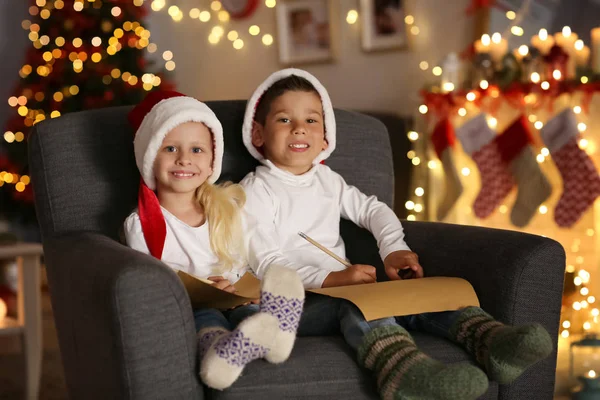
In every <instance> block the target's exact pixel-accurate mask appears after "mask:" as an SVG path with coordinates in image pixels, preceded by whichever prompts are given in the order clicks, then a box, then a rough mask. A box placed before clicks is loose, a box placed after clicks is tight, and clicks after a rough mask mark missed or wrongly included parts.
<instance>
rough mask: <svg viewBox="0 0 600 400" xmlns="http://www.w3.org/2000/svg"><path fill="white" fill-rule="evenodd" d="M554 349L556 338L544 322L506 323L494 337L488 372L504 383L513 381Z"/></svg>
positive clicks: (491, 376)
mask: <svg viewBox="0 0 600 400" xmlns="http://www.w3.org/2000/svg"><path fill="white" fill-rule="evenodd" d="M551 352H552V339H551V338H550V335H549V334H548V332H547V331H546V330H545V329H544V328H543V327H542V326H541V325H540V324H533V325H525V326H518V327H505V328H504V329H501V330H500V331H499V332H497V333H494V334H493V336H492V338H491V340H490V344H489V357H488V360H487V363H486V369H487V371H488V376H489V377H490V379H491V380H494V381H496V382H498V383H501V384H506V383H511V382H512V381H514V380H515V379H516V378H518V377H519V376H520V375H521V374H522V373H523V372H524V371H525V370H526V369H527V368H529V367H530V366H532V365H533V364H535V363H536V362H538V361H540V360H543V359H544V358H546V357H548V355H549V354H550V353H551Z"/></svg>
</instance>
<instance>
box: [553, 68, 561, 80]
mask: <svg viewBox="0 0 600 400" xmlns="http://www.w3.org/2000/svg"><path fill="white" fill-rule="evenodd" d="M552 77H553V78H554V79H556V80H557V81H558V80H560V79H561V78H562V73H561V72H560V71H559V70H558V69H555V70H554V71H553V72H552Z"/></svg>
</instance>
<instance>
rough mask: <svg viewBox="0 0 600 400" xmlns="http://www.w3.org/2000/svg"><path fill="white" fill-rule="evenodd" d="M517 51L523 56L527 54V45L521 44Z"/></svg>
mask: <svg viewBox="0 0 600 400" xmlns="http://www.w3.org/2000/svg"><path fill="white" fill-rule="evenodd" d="M517 51H518V52H519V54H520V55H521V56H523V57H525V56H526V55H527V54H529V47H527V45H521V46H519V50H517Z"/></svg>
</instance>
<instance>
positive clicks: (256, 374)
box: [29, 101, 565, 400]
mask: <svg viewBox="0 0 600 400" xmlns="http://www.w3.org/2000/svg"><path fill="white" fill-rule="evenodd" d="M209 106H210V107H211V108H212V109H213V110H214V111H215V113H216V114H217V116H218V117H219V118H220V120H221V121H222V123H223V127H224V131H225V136H226V137H225V143H226V151H225V157H224V165H223V175H222V180H234V181H238V180H240V179H241V178H242V177H243V176H244V175H245V174H246V173H247V172H249V171H250V170H251V169H253V168H254V167H255V165H256V164H255V163H256V162H255V160H254V159H253V158H252V157H251V156H250V155H248V154H247V152H246V150H245V148H244V146H243V144H242V141H241V125H242V118H243V113H244V107H245V102H244V101H225V102H211V103H209ZM129 109H130V108H129V107H120V108H109V109H102V110H95V111H87V112H82V113H75V114H67V115H65V116H62V117H60V118H58V119H53V120H49V121H44V122H42V123H40V124H38V125H36V127H35V128H34V130H33V133H32V135H31V137H30V139H29V158H30V169H31V171H30V172H31V176H32V180H33V185H34V191H35V203H36V208H37V215H38V219H39V224H40V227H41V231H42V236H43V245H44V251H45V261H46V266H47V272H48V281H49V286H50V294H51V299H52V306H53V309H54V315H55V319H56V326H57V330H58V335H59V340H60V348H61V353H62V358H63V362H64V368H65V375H66V381H67V385H68V389H69V392H70V396H71V398H73V399H175V398H177V399H181V398H185V399H203V398H208V399H262V398H271V399H300V398H302V399H306V398H312V399H374V398H377V393H376V390H375V383H374V380H373V379H372V378H371V377H370V375H369V374H368V372H367V371H364V370H361V369H360V368H359V367H358V366H357V365H356V363H355V361H354V356H353V354H352V353H351V351H350V349H349V347H348V346H347V345H346V344H345V343H344V341H343V340H342V338H341V337H338V336H331V337H306V338H299V339H298V340H297V342H296V346H295V349H294V352H293V354H292V356H291V358H290V359H289V360H288V361H287V362H286V363H284V364H282V365H279V366H275V365H271V364H268V363H266V362H265V361H262V360H259V361H255V362H253V363H252V364H250V365H249V366H248V367H247V368H246V370H245V373H244V375H243V376H242V377H241V378H240V379H239V380H238V381H237V382H236V383H235V384H234V385H233V386H232V387H231V388H230V389H228V390H225V391H223V392H218V391H213V390H209V389H207V388H206V387H204V386H203V385H202V384H201V382H200V381H199V379H198V377H197V367H198V361H197V356H196V338H195V332H194V323H193V318H192V310H191V307H190V302H189V299H188V297H187V295H186V293H185V291H184V289H183V286H182V284H181V283H180V282H179V280H178V278H177V276H176V275H175V274H174V273H173V272H172V271H171V270H170V269H168V268H166V267H165V265H164V264H162V263H161V262H160V261H158V260H156V259H154V258H152V257H150V256H147V255H144V254H141V253H139V252H136V251H134V250H131V249H129V248H127V247H125V246H123V245H122V244H120V243H119V242H118V233H119V229H120V226H121V224H122V222H123V220H124V219H125V217H126V216H127V215H128V213H129V212H130V211H131V210H132V209H133V208H134V207H135V205H136V198H137V188H138V182H139V175H138V171H137V169H136V166H135V162H134V157H133V143H132V131H131V129H130V127H129V126H128V124H127V120H126V114H127V112H128V111H129ZM336 118H337V121H338V132H339V133H338V148H337V150H336V151H335V152H334V154H333V156H332V157H331V159H330V160H328V164H329V165H330V166H331V167H332V168H333V169H334V170H336V171H338V172H339V173H341V174H342V175H343V176H344V177H345V178H346V179H347V181H348V182H349V183H350V184H353V185H356V186H357V187H359V188H360V189H362V190H363V191H364V192H366V193H369V194H375V195H377V196H378V197H379V199H381V200H382V201H384V202H386V203H387V204H391V203H392V193H393V184H392V182H393V172H392V158H391V150H390V145H389V138H388V135H387V132H386V130H385V128H384V126H383V125H382V124H381V123H380V122H379V121H377V120H375V119H373V118H370V117H366V116H364V115H361V114H357V113H352V112H348V111H342V110H336ZM405 230H406V235H407V241H408V244H409V245H410V246H411V248H412V249H413V250H414V251H416V252H417V253H418V254H419V255H420V258H421V261H422V264H423V267H424V269H425V271H426V274H427V275H428V276H435V275H446V276H457V277H463V278H466V279H467V280H469V281H470V282H471V283H472V285H473V286H474V288H475V291H476V292H477V295H478V296H479V298H480V300H481V305H482V307H483V308H484V309H485V310H487V311H488V312H490V313H491V314H492V315H494V316H495V317H496V318H498V319H499V320H501V321H503V322H506V323H509V324H521V323H525V322H532V321H538V322H540V323H541V324H543V325H544V326H545V327H546V329H547V330H548V331H549V332H550V334H551V335H552V337H554V338H557V337H558V325H559V315H560V304H561V293H562V285H563V271H564V264H565V255H564V252H563V249H562V247H561V246H560V245H559V244H558V243H557V242H554V241H552V240H550V239H546V238H542V237H538V236H531V235H525V234H520V233H515V232H508V231H500V230H491V229H482V228H475V227H466V226H455V225H449V224H440V223H422V222H421V223H419V222H405ZM342 232H343V236H344V239H345V240H346V243H347V248H348V250H349V256H350V258H351V259H352V260H353V262H361V263H371V264H373V265H377V266H378V268H380V269H381V266H382V265H381V264H382V263H381V260H379V256H378V253H377V249H376V246H375V241H374V239H373V237H372V236H371V235H370V234H369V233H368V232H366V231H364V230H362V229H360V228H357V227H356V226H355V225H353V224H351V223H348V222H347V221H344V222H342ZM384 276H385V274H384V273H382V274H381V278H382V279H383V278H384ZM415 339H416V341H417V343H418V344H419V346H420V347H421V348H422V349H423V350H424V351H425V352H427V353H428V354H430V355H431V356H433V357H435V358H437V359H439V360H441V361H444V362H457V361H464V360H469V361H471V362H472V360H470V358H469V357H468V355H467V354H466V353H465V352H463V351H462V350H461V349H460V348H458V347H456V346H454V345H453V344H451V343H450V342H449V341H447V340H444V339H440V338H436V337H432V336H429V335H426V334H421V333H415ZM555 347H556V346H555ZM555 365H556V353H554V354H553V355H552V356H551V357H549V358H548V359H546V360H545V361H543V362H540V363H539V364H537V365H536V366H535V367H534V368H532V369H531V370H529V371H528V372H526V373H525V374H524V375H523V376H522V377H520V378H519V379H518V380H517V381H516V382H514V383H513V384H512V385H508V386H498V385H496V384H494V383H492V384H491V385H490V389H489V391H488V392H487V393H486V394H485V395H484V396H483V398H485V399H524V398H535V399H536V400H543V399H551V398H552V393H553V386H554V370H555Z"/></svg>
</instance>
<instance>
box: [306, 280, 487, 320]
mask: <svg viewBox="0 0 600 400" xmlns="http://www.w3.org/2000/svg"><path fill="white" fill-rule="evenodd" d="M311 292H315V293H321V294H326V295H328V296H332V297H339V298H342V299H346V300H349V301H351V302H353V303H354V304H356V306H357V307H358V308H359V309H360V311H362V313H363V315H364V317H365V319H366V320H367V321H372V320H374V319H379V318H386V317H400V316H403V315H412V314H421V313H425V312H439V311H453V310H458V309H459V308H461V307H466V306H477V307H478V306H479V299H478V298H477V295H476V294H475V290H474V289H473V286H471V284H470V283H469V282H467V281H466V280H464V279H460V278H448V277H433V278H421V279H409V280H400V281H387V282H377V283H368V284H364V285H354V286H338V287H333V288H325V289H313V290H311Z"/></svg>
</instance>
